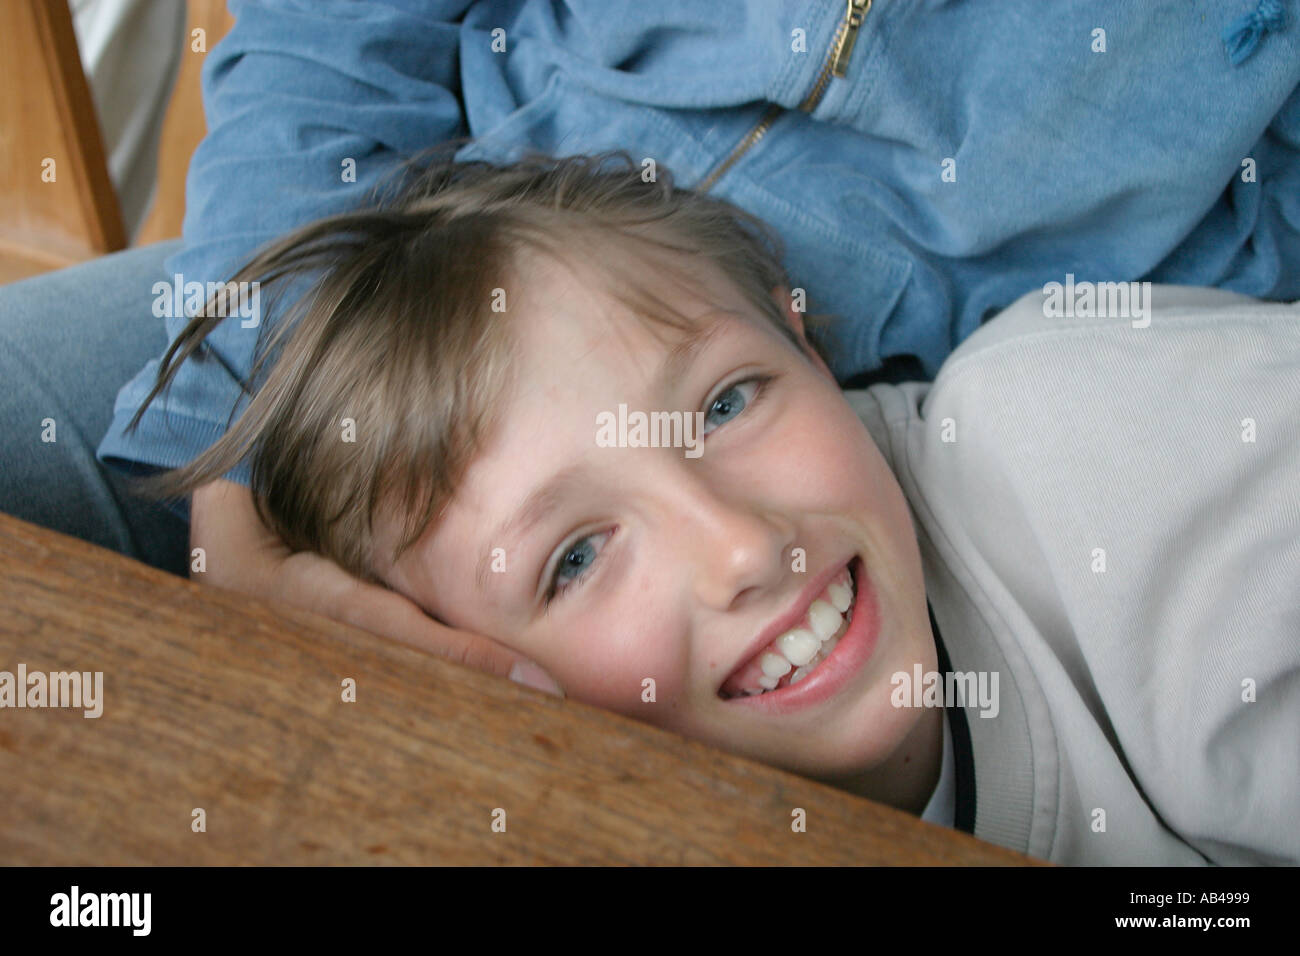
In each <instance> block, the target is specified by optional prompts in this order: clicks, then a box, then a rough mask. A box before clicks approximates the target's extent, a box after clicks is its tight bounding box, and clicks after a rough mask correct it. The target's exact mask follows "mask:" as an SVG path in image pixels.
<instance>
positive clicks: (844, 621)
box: [739, 571, 853, 697]
mask: <svg viewBox="0 0 1300 956" xmlns="http://www.w3.org/2000/svg"><path fill="white" fill-rule="evenodd" d="M852 620H853V577H852V576H851V575H850V574H849V573H848V571H845V572H843V574H842V575H841V577H840V578H839V579H838V580H835V581H832V582H831V583H830V584H829V585H828V586H827V588H826V591H825V593H823V595H822V596H821V597H820V598H818V599H817V600H816V601H813V603H812V607H810V608H809V609H808V626H807V627H798V628H795V629H794V630H792V631H786V632H785V633H784V634H782V635H781V636H780V637H779V638H777V640H776V649H777V650H778V651H779V652H780V653H779V654H774V653H772V652H771V651H766V652H764V653H763V655H762V656H761V657H760V658H759V661H758V663H759V667H760V668H761V669H762V671H763V676H762V677H760V678H759V679H758V683H759V686H758V687H746V688H743V689H742V690H741V691H739V693H743V694H746V695H748V696H750V697H753V696H756V695H758V694H762V693H766V692H767V691H772V690H776V687H777V685H778V684H779V683H781V680H782V679H783V678H784V677H785V675H787V674H790V672H791V668H794V673H793V674H791V676H790V681H789V685H788V686H793V685H795V684H797V683H799V681H801V680H803V679H804V678H805V677H807V676H808V675H809V674H811V673H812V672H813V671H814V670H816V669H817V667H819V666H820V665H821V663H822V661H824V660H826V658H828V657H830V656H831V652H832V651H833V650H835V646H836V645H837V644H838V643H839V642H840V638H841V637H842V636H843V633H842V632H844V631H847V630H848V625H849V622H850V621H852Z"/></svg>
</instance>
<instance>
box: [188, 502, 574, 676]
mask: <svg viewBox="0 0 1300 956" xmlns="http://www.w3.org/2000/svg"><path fill="white" fill-rule="evenodd" d="M190 547H191V548H194V547H202V548H204V549H205V551H206V553H207V570H206V571H204V572H203V573H201V574H199V575H197V577H196V576H195V575H193V574H191V577H196V580H200V581H202V582H203V583H206V584H213V585H216V586H217V587H222V588H227V589H229V590H232V591H240V592H242V593H244V594H251V595H254V596H255V597H260V598H269V599H271V600H274V601H282V602H284V603H285V604H291V605H293V606H294V607H300V608H304V609H305V610H308V611H314V612H315V613H317V614H323V615H325V616H326V617H330V618H333V619H334V620H336V621H343V622H344V623H346V624H351V625H353V626H355V627H359V628H361V629H363V630H366V631H370V632H371V633H372V634H379V635H381V636H383V637H390V638H394V639H396V640H398V641H401V642H402V643H404V644H409V645H411V646H413V647H417V648H420V649H421V650H425V651H432V652H433V653H435V654H438V655H439V656H441V657H445V658H447V659H449V660H452V661H455V662H457V663H459V664H465V665H466V666H469V667H473V668H476V669H478V670H482V671H487V672H488V673H490V674H497V675H500V676H508V677H509V678H510V679H511V680H513V681H516V682H517V683H520V684H525V685H527V686H529V687H535V688H537V689H538V690H544V691H547V692H548V693H552V694H556V695H557V696H561V697H562V696H564V693H563V691H562V690H561V689H560V687H559V685H558V684H556V683H555V681H554V680H552V679H551V677H550V676H549V675H547V674H546V672H545V671H543V670H542V669H541V668H540V667H538V666H537V665H536V664H535V663H533V662H532V661H529V660H527V659H526V658H523V657H520V656H519V655H518V654H517V653H515V652H514V651H512V650H510V649H509V648H507V647H505V646H504V645H502V644H500V643H498V642H496V641H494V640H492V639H491V638H488V637H484V636H482V635H480V634H474V633H471V632H470V631H460V630H455V629H453V628H449V627H445V626H443V625H442V624H439V623H438V622H437V621H435V620H433V618H431V617H429V616H428V615H427V614H425V613H424V611H422V610H421V609H420V608H419V607H418V606H417V605H416V604H414V603H413V602H412V601H410V600H408V599H407V598H405V597H403V596H402V595H400V594H398V593H397V592H396V591H390V590H389V589H387V588H384V587H380V586H378V585H374V584H370V583H368V582H366V581H362V580H361V579H359V578H356V577H353V576H352V575H351V574H349V573H348V572H346V571H344V570H343V569H342V568H341V567H339V566H338V565H337V564H335V563H334V562H333V561H330V560H328V559H327V558H323V557H321V556H320V555H317V554H312V553H310V552H307V551H300V552H297V553H294V552H292V551H290V550H289V548H288V546H287V545H285V544H284V542H283V541H281V540H280V538H279V537H278V536H277V535H276V534H275V533H274V532H273V531H271V530H270V529H269V528H267V527H266V525H264V524H263V523H262V521H261V519H259V518H258V516H257V509H256V508H255V507H254V505H253V495H252V493H251V492H250V491H249V490H248V489H247V488H245V487H244V486H243V485H241V484H237V483H235V482H231V481H214V482H212V483H211V484H208V485H204V486H203V487H201V488H198V489H197V490H196V491H195V492H194V498H193V501H192V502H191V505H190Z"/></svg>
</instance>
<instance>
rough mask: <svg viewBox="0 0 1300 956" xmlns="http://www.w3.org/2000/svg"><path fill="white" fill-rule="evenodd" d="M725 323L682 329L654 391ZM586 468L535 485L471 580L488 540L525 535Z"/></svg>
mask: <svg viewBox="0 0 1300 956" xmlns="http://www.w3.org/2000/svg"><path fill="white" fill-rule="evenodd" d="M709 314H710V315H720V314H727V315H737V314H738V313H733V312H726V313H721V312H716V313H709ZM725 327H726V323H725V322H718V321H714V322H710V323H708V324H707V325H700V326H697V327H696V328H694V329H692V330H691V331H689V332H686V333H683V335H682V338H681V340H680V341H679V342H678V343H677V344H676V345H674V346H673V347H672V348H671V349H669V350H668V354H667V355H666V356H664V361H663V364H662V365H660V367H659V373H658V375H657V376H656V377H655V386H656V388H657V389H658V391H657V394H660V395H663V394H666V393H667V392H668V391H670V390H671V389H672V388H673V387H674V386H676V385H677V383H678V382H680V381H681V379H682V377H683V376H684V375H685V373H686V371H687V369H689V368H690V366H691V364H692V363H693V362H694V361H695V358H696V357H697V356H698V355H699V353H700V352H701V351H703V350H704V349H705V348H706V347H707V346H708V345H709V344H710V343H711V342H712V341H713V340H714V339H715V338H716V337H717V336H718V333H719V332H721V331H722V329H724V328H725ZM585 470H586V469H585V468H584V466H583V464H582V463H581V462H573V463H570V464H568V465H565V466H564V467H563V468H561V469H560V470H559V471H557V472H556V473H555V474H554V475H552V476H551V478H550V479H548V480H547V481H546V483H545V484H543V485H541V486H539V487H538V488H535V489H534V490H533V491H532V492H531V493H530V494H529V495H528V497H527V498H525V499H524V503H523V504H522V505H520V507H519V509H518V510H517V511H516V512H515V513H514V515H513V516H512V517H511V518H508V519H507V520H506V521H504V522H503V523H502V524H500V525H498V526H497V529H496V530H495V531H494V532H492V536H491V537H490V538H489V539H488V548H487V550H486V551H485V552H484V553H483V556H482V557H481V558H479V562H478V568H477V570H476V571H475V574H474V580H475V583H476V584H477V586H478V589H479V590H480V591H483V590H484V589H485V585H486V581H487V575H488V568H489V566H490V565H491V563H492V552H493V551H494V550H495V549H496V548H497V547H501V545H499V544H493V543H492V542H500V541H505V542H514V541H518V540H519V539H520V538H523V537H526V536H527V535H528V533H529V532H530V531H531V530H532V529H533V528H534V527H535V526H536V525H537V523H538V522H539V521H541V520H542V518H543V517H545V516H546V514H547V513H548V512H549V511H551V510H552V509H554V508H555V506H556V505H558V504H559V503H560V502H561V501H563V500H564V498H565V497H567V496H568V495H569V494H570V493H571V491H572V489H573V488H574V487H575V486H578V485H580V484H581V481H580V478H581V476H582V473H583V472H584V471H585ZM505 550H506V554H507V555H508V554H509V553H510V548H509V547H506V549H505Z"/></svg>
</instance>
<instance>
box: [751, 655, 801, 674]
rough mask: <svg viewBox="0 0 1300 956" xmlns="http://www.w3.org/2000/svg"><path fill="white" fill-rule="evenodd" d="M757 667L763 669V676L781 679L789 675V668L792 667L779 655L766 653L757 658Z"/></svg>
mask: <svg viewBox="0 0 1300 956" xmlns="http://www.w3.org/2000/svg"><path fill="white" fill-rule="evenodd" d="M758 665H759V666H760V667H762V668H763V674H764V675H765V676H767V677H776V678H781V677H784V676H785V675H786V674H788V673H790V668H791V667H793V666H794V665H793V664H791V663H790V662H789V661H788V660H786V659H785V658H784V657H782V656H781V655H780V654H773V653H771V652H768V653H766V654H764V655H763V656H762V657H761V658H759V661H758Z"/></svg>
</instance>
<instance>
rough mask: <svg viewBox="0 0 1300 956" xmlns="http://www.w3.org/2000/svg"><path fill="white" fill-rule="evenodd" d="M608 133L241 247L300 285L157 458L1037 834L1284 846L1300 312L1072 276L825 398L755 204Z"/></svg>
mask: <svg viewBox="0 0 1300 956" xmlns="http://www.w3.org/2000/svg"><path fill="white" fill-rule="evenodd" d="M618 159H619V158H618V157H611V156H604V157H596V158H593V159H588V158H582V157H574V158H570V159H564V160H546V159H544V158H538V157H531V158H528V159H525V160H523V161H521V162H519V163H516V164H514V165H511V166H506V167H491V166H488V165H486V164H461V165H456V164H444V165H440V166H435V167H433V168H432V169H431V170H429V171H428V172H427V173H426V174H424V175H423V176H422V177H419V178H417V179H416V180H415V181H414V182H413V183H412V185H411V186H410V187H409V188H408V189H407V190H406V191H405V192H404V193H403V194H402V195H401V196H399V197H398V198H397V199H396V200H395V201H393V202H391V203H388V204H386V205H384V206H382V207H380V208H378V209H375V210H370V211H363V212H358V213H355V214H350V215H345V216H340V217H335V218H333V219H329V220H325V221H323V222H321V223H317V224H315V225H313V226H309V227H307V228H305V229H303V230H301V231H300V232H298V233H296V234H294V235H292V236H290V237H288V238H287V239H285V240H284V241H282V242H281V243H279V244H277V245H276V246H275V247H273V248H271V249H269V250H267V251H266V252H264V253H262V254H261V255H259V256H258V257H257V258H256V259H255V260H254V261H253V262H252V263H251V264H250V265H249V266H248V267H247V268H246V269H245V270H243V271H241V273H240V274H239V275H238V276H236V277H235V279H234V280H233V281H244V280H249V279H253V280H257V279H263V280H265V279H268V278H269V279H274V280H276V281H278V277H280V276H284V277H287V278H291V279H293V278H296V279H300V280H307V279H318V281H317V282H316V284H315V286H314V287H313V289H312V291H311V294H309V295H307V296H304V297H303V298H302V299H301V300H300V302H299V303H298V305H297V307H296V309H295V311H294V312H293V313H292V314H291V315H290V316H287V317H286V319H285V320H284V321H283V322H281V323H279V325H278V327H277V329H276V334H275V336H274V337H273V338H272V339H271V340H270V341H269V342H268V343H266V345H265V347H264V348H262V349H260V351H259V364H258V367H257V369H255V372H254V377H255V378H256V377H257V376H258V375H259V374H260V373H261V372H262V371H264V370H265V369H267V368H269V369H270V372H269V374H268V375H266V377H265V382H264V383H263V384H261V385H260V388H258V389H257V392H256V397H255V398H253V400H252V401H251V402H250V404H249V406H248V409H247V411H246V412H245V413H244V415H243V416H242V417H241V418H240V419H239V420H238V422H237V423H236V424H235V425H234V426H233V427H232V428H231V429H230V431H229V432H228V433H227V434H226V436H225V437H224V438H223V439H222V440H221V441H220V442H218V443H217V444H216V445H214V446H213V447H212V448H211V449H209V450H208V451H207V452H206V453H205V454H204V455H202V456H201V457H199V458H198V459H196V461H195V462H193V463H191V465H189V466H187V467H186V468H183V469H180V470H178V471H176V472H172V473H169V474H168V475H165V476H162V479H161V480H160V479H154V480H153V481H152V482H151V483H150V485H149V487H150V488H151V490H152V491H153V492H154V493H159V494H176V493H181V492H185V491H188V490H191V489H193V488H194V487H196V486H198V485H200V484H203V483H205V482H207V481H210V480H212V479H214V478H217V477H220V476H221V475H223V474H224V473H226V472H227V471H228V470H229V469H230V468H232V467H233V466H234V465H235V464H236V463H238V462H239V461H241V460H242V459H243V458H244V457H245V456H249V455H251V457H252V475H253V484H252V487H253V490H254V493H255V496H256V499H257V502H258V506H259V511H260V512H261V513H262V515H263V518H264V520H266V521H267V523H268V524H269V525H270V527H271V528H272V529H274V530H275V531H276V532H277V533H278V534H279V535H280V536H281V537H282V538H283V539H284V541H285V542H286V543H287V544H288V545H289V546H290V547H291V548H293V549H294V550H310V551H314V552H317V553H320V554H322V555H325V556H326V557H329V558H331V559H333V560H335V561H337V562H338V563H339V564H340V565H342V566H343V567H344V568H345V569H347V570H349V571H351V572H352V573H353V574H356V575H358V576H360V577H363V578H366V579H368V580H372V581H380V582H383V583H385V584H386V585H388V586H389V587H391V588H393V589H395V590H397V591H399V592H400V593H402V594H404V595H406V596H407V597H409V598H410V599H412V600H413V601H415V602H416V603H418V604H419V605H420V606H421V607H423V608H424V609H425V610H426V611H427V613H429V614H430V615H432V616H434V617H435V618H437V619H439V620H441V621H443V622H444V623H447V624H449V625H451V626H455V627H459V628H464V629H467V630H471V631H474V632H477V633H481V634H487V635H489V636H493V637H496V638H498V639H499V640H500V641H502V642H503V643H505V644H507V645H509V646H510V647H512V648H514V649H516V650H517V651H519V652H520V653H522V654H524V655H525V656H527V657H529V658H530V659H532V660H536V661H538V662H539V663H540V664H542V666H543V667H544V668H545V669H546V670H547V671H548V672H549V673H550V674H552V675H553V676H555V677H556V678H557V679H558V680H559V681H560V683H561V684H562V685H563V687H564V689H565V691H566V692H567V693H568V694H569V695H571V696H574V697H577V698H579V699H582V700H585V701H588V702H591V703H595V704H597V705H600V706H603V707H607V708H609V709H612V710H615V711H618V712H620V713H623V714H627V715H630V716H633V717H637V718H639V719H643V720H646V721H649V722H651V723H654V724H657V725H659V726H661V727H665V728H668V729H671V730H675V731H678V732H680V733H683V734H686V735H688V736H693V737H697V738H699V739H701V740H705V741H708V742H710V743H713V744H715V745H717V746H719V747H723V748H726V749H728V750H731V751H734V752H736V753H740V754H743V755H746V756H749V757H752V758H755V759H758V760H761V761H764V762H767V763H770V764H774V765H776V766H780V767H783V768H785V769H788V770H791V771H794V772H797V773H801V774H805V775H808V776H812V777H816V778H818V779H821V780H825V781H828V782H831V783H834V784H836V785H838V786H840V787H843V788H845V789H848V790H851V791H853V792H856V793H859V794H863V795H866V796H869V797H871V798H873V799H876V800H880V801H884V802H888V803H890V804H892V805H894V806H897V807H900V808H902V809H905V810H907V811H910V812H912V813H914V814H919V815H921V816H922V817H923V818H924V819H928V820H932V821H935V822H939V823H942V824H945V825H949V826H957V827H959V828H961V829H965V830H967V831H970V832H973V833H974V834H975V835H976V836H979V837H982V838H984V839H987V840H990V841H993V842H996V843H1000V844H1003V845H1006V846H1009V847H1012V848H1014V849H1017V850H1021V851H1024V852H1026V853H1029V854H1032V855H1035V856H1040V857H1043V858H1046V859H1050V860H1053V861H1057V862H1066V863H1133V864H1153V863H1163V864H1203V863H1206V862H1210V863H1256V862H1264V863H1286V862H1289V863H1297V862H1300V833H1298V831H1297V830H1296V828H1295V826H1294V820H1295V819H1296V818H1297V812H1298V811H1300V752H1298V751H1300V733H1298V732H1297V731H1298V729H1300V602H1297V600H1296V593H1297V592H1296V584H1297V571H1298V570H1300V495H1297V491H1296V481H1297V476H1300V428H1298V423H1300V374H1297V373H1300V308H1298V307H1297V306H1296V305H1266V304H1260V303H1257V302H1255V301H1253V300H1250V299H1247V298H1245V297H1242V296H1237V295H1234V294H1232V293H1226V292H1215V291H1206V290H1186V289H1176V288H1158V289H1156V290H1154V291H1155V292H1156V294H1157V297H1156V299H1155V301H1154V303H1152V302H1151V301H1150V300H1149V299H1148V300H1147V301H1146V302H1145V304H1144V303H1143V302H1142V301H1141V299H1142V296H1143V295H1144V294H1145V293H1146V292H1147V291H1149V287H1145V288H1143V287H1138V288H1137V289H1136V290H1134V293H1133V297H1134V300H1133V301H1132V302H1126V304H1127V305H1129V306H1130V308H1128V309H1125V310H1123V311H1125V312H1134V313H1136V314H1138V315H1139V321H1131V316H1130V315H1128V314H1126V315H1124V316H1123V317H1119V318H1114V317H1111V318H1083V317H1079V316H1078V314H1077V313H1080V312H1088V311H1090V309H1089V308H1086V306H1088V304H1089V302H1091V303H1092V307H1093V308H1092V309H1091V311H1095V306H1096V302H1097V299H1096V298H1095V297H1091V296H1090V297H1087V298H1085V297H1083V296H1080V297H1079V299H1078V301H1077V302H1076V301H1075V298H1073V295H1074V293H1075V291H1076V289H1077V288H1081V287H1083V286H1084V285H1086V284H1083V283H1081V284H1079V286H1078V287H1076V286H1075V285H1074V283H1073V277H1072V276H1071V277H1068V282H1069V284H1070V285H1069V292H1070V296H1066V297H1065V299H1066V301H1065V303H1064V304H1065V306H1066V308H1065V309H1064V310H1062V309H1058V308H1056V306H1057V305H1060V304H1061V300H1062V296H1061V295H1060V294H1059V291H1060V290H1057V293H1056V295H1055V297H1054V300H1053V302H1052V303H1050V306H1051V307H1049V302H1048V298H1049V297H1048V296H1047V295H1046V294H1045V293H1030V294H1029V295H1027V296H1025V297H1024V298H1023V299H1021V300H1020V301H1019V302H1018V303H1016V304H1015V305H1014V306H1013V307H1012V308H1010V309H1008V310H1007V311H1006V312H1004V313H1003V314H1002V315H1001V316H999V317H998V318H997V319H996V320H995V321H992V322H990V323H988V324H986V325H985V326H984V327H982V328H981V329H980V330H979V331H978V332H977V333H976V334H975V335H973V336H972V337H971V338H969V339H968V340H967V341H966V342H965V343H964V344H963V345H962V346H961V347H960V348H959V349H958V350H957V351H956V352H955V353H954V354H953V355H952V356H951V358H950V359H949V360H948V362H947V363H946V364H945V365H944V367H943V369H942V371H941V373H940V375H939V376H938V378H937V380H936V381H935V382H934V383H933V384H926V383H919V382H914V383H907V384H903V385H901V386H894V385H884V384H880V385H874V386H872V387H870V388H868V389H865V390H862V391H854V392H849V393H845V392H842V391H841V390H840V388H839V387H838V386H837V385H836V383H835V381H834V378H833V377H832V375H831V373H830V371H829V370H828V368H827V365H826V363H825V362H824V361H823V358H822V353H820V352H819V351H818V349H819V348H825V347H827V345H826V341H827V336H828V330H827V323H826V322H825V321H824V320H821V319H813V318H812V317H807V316H805V315H804V313H803V311H802V296H803V292H802V290H799V289H793V290H792V289H791V288H790V287H789V283H788V280H787V278H786V276H785V275H784V272H783V270H782V268H781V266H780V252H779V246H778V245H777V244H776V243H775V242H774V241H773V239H772V237H770V236H768V235H766V234H765V231H764V229H763V227H762V225H761V224H760V223H758V222H756V221H754V220H752V219H751V218H750V217H748V216H747V215H746V214H744V213H743V212H741V211H739V210H737V209H735V208H734V207H731V206H729V205H728V204H726V203H724V202H722V201H719V200H715V199H710V198H708V197H705V196H700V195H695V194H693V193H691V192H689V191H684V190H679V189H676V188H674V187H673V185H672V183H671V179H670V178H669V177H667V176H665V175H664V173H663V170H662V168H661V169H660V175H659V181H658V182H653V183H646V182H643V181H642V179H641V177H640V168H639V167H638V166H637V165H636V164H635V163H634V161H632V160H631V158H630V157H622V158H621V163H620V162H619V161H618ZM610 160H614V162H613V163H612V164H611V162H610ZM1063 278H1066V277H1063ZM1125 291H1128V290H1125ZM1114 292H1115V290H1114V289H1111V290H1109V293H1110V294H1111V296H1112V298H1113V297H1114ZM1104 298H1105V296H1104V295H1103V299H1104ZM1077 305H1083V306H1085V308H1075V306H1077ZM1061 311H1065V312H1067V313H1068V315H1067V316H1062V317H1060V318H1053V317H1049V315H1048V313H1049V312H1051V313H1053V314H1055V313H1056V312H1061ZM806 320H807V321H808V322H809V327H808V328H805V321H806ZM219 321H220V317H219V316H214V317H207V316H200V317H197V318H196V319H195V320H194V321H193V322H191V323H190V325H189V327H188V328H187V329H186V331H185V333H184V334H183V335H182V336H181V337H179V338H178V339H177V341H176V342H175V343H174V345H173V348H172V350H171V351H170V352H169V353H168V355H167V357H166V359H165V361H164V364H163V369H162V370H161V371H160V374H159V380H158V384H157V386H156V387H155V389H154V391H153V393H152V394H151V395H150V396H149V399H148V400H147V401H146V404H147V403H148V401H151V400H152V399H153V398H154V397H155V396H156V395H157V394H158V393H159V391H160V390H161V388H162V387H163V386H164V385H165V383H166V382H168V381H169V379H170V377H171V376H172V375H174V373H175V370H176V368H177V367H178V366H179V365H180V363H181V362H183V361H184V360H185V359H186V358H187V357H188V356H189V355H191V354H192V353H194V352H195V351H196V350H197V349H198V348H199V347H200V346H201V343H202V339H203V336H204V335H205V334H206V333H207V331H209V330H210V329H211V328H212V327H213V326H214V325H215V324H216V323H217V322H219ZM1202 356H1214V360H1213V362H1206V361H1204V360H1203V359H1202ZM137 417H138V416H137Z"/></svg>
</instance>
